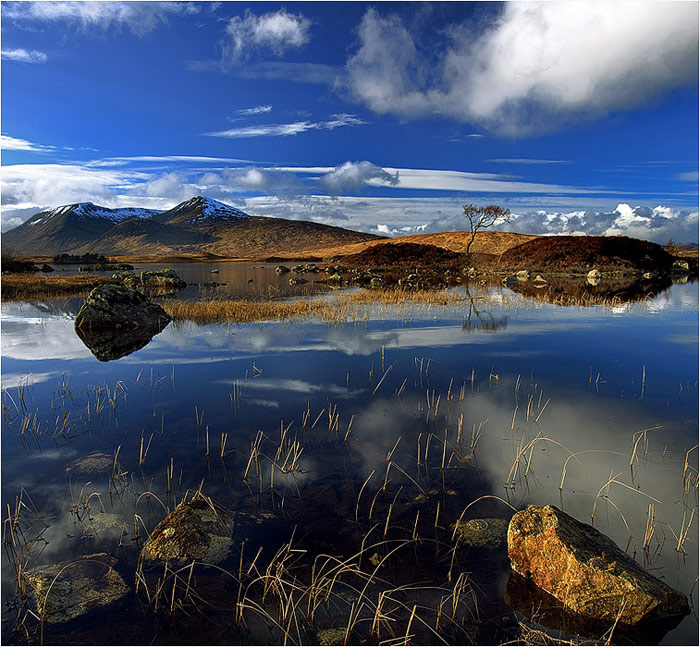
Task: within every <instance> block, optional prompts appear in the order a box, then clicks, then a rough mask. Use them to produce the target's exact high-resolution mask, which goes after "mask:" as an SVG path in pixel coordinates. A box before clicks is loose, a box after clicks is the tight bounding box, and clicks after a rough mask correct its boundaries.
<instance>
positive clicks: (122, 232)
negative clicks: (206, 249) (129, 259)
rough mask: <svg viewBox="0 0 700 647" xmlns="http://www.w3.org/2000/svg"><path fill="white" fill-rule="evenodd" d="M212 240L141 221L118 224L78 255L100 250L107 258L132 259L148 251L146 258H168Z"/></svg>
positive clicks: (152, 222) (182, 230) (204, 236)
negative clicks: (159, 255)
mask: <svg viewBox="0 0 700 647" xmlns="http://www.w3.org/2000/svg"><path fill="white" fill-rule="evenodd" d="M213 240H214V239H213V238H212V237H211V236H209V235H207V234H203V233H199V232H195V231H188V230H185V229H181V228H180V227H176V226H174V225H164V224H161V223H160V222H156V221H155V220H153V219H152V218H144V219H139V220H127V221H125V222H120V223H119V224H118V225H115V226H114V227H112V228H111V229H110V230H109V231H107V232H106V233H105V234H103V235H102V236H100V237H99V238H98V239H97V240H95V241H91V242H90V243H88V244H87V245H84V246H83V247H82V248H81V250H80V251H81V253H85V252H86V251H87V252H89V251H94V250H98V249H99V250H100V253H101V254H106V255H108V256H134V255H138V254H140V253H142V251H143V250H148V253H149V254H171V253H172V252H173V251H174V250H179V249H181V248H183V247H184V248H189V247H191V246H192V245H204V244H205V243H210V242H212V241H213Z"/></svg>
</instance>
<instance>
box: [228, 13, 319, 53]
mask: <svg viewBox="0 0 700 647" xmlns="http://www.w3.org/2000/svg"><path fill="white" fill-rule="evenodd" d="M310 27H311V22H310V21H309V20H308V19H307V18H305V17H304V16H302V15H301V14H292V13H288V12H287V11H286V9H280V10H279V11H276V12H274V13H266V14H263V15H262V16H256V15H255V14H253V13H251V11H250V10H246V12H245V14H244V16H243V18H241V17H240V16H234V17H233V18H231V20H230V21H229V23H228V25H227V26H226V39H225V40H224V41H223V42H222V49H223V57H224V61H225V62H227V63H237V62H239V61H241V60H244V59H246V58H247V57H248V55H249V53H250V51H251V50H254V49H270V50H272V51H273V52H274V53H275V54H277V55H282V54H283V53H284V51H285V50H286V49H289V48H292V47H297V48H298V47H301V46H302V45H305V44H306V43H307V42H308V41H309V28H310Z"/></svg>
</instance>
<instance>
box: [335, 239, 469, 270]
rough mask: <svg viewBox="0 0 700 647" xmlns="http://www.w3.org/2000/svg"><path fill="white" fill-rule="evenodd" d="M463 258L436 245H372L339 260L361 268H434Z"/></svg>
mask: <svg viewBox="0 0 700 647" xmlns="http://www.w3.org/2000/svg"><path fill="white" fill-rule="evenodd" d="M463 258H464V257H463V255H462V254H458V253H457V252H452V251H450V250H447V249H443V248H442V247H437V246H435V245H419V244H417V243H395V244H393V245H386V244H383V243H379V244H376V245H371V246H370V247H367V248H365V249H363V250H362V251H361V252H358V253H357V254H348V255H347V256H341V257H339V260H340V261H341V262H342V263H345V264H347V265H355V266H359V267H362V266H372V267H406V266H411V267H413V266H423V267H434V266H436V265H446V264H452V263H456V262H457V261H459V260H460V259H463Z"/></svg>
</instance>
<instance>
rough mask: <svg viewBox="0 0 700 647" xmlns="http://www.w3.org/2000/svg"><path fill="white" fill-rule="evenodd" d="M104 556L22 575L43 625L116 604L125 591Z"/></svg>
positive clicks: (100, 555) (42, 567)
mask: <svg viewBox="0 0 700 647" xmlns="http://www.w3.org/2000/svg"><path fill="white" fill-rule="evenodd" d="M116 563H117V560H116V559H114V558H113V557H110V556H109V555H107V553H95V554H93V555H83V556H82V557H79V558H78V559H76V560H73V561H65V562H60V563H59V564H52V565H50V566H40V567H38V568H33V569H32V570H30V571H27V572H26V573H25V574H24V577H25V578H26V580H27V582H28V584H29V586H28V587H27V589H28V592H29V597H30V598H31V600H32V601H33V602H34V604H35V605H36V609H37V613H38V615H39V617H40V618H43V619H44V620H45V621H46V622H50V623H61V622H68V621H69V620H73V619H74V618H78V617H80V616H83V615H85V614H87V613H90V612H91V611H95V610H97V609H101V608H104V607H106V606H109V605H111V604H113V603H115V602H118V601H119V600H121V599H122V598H124V597H125V596H126V594H127V593H128V592H129V587H128V586H127V585H126V583H125V582H124V580H123V579H122V577H121V575H119V573H117V571H115V570H114V569H113V568H112V566H114V564H116Z"/></svg>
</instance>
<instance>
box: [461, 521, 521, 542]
mask: <svg viewBox="0 0 700 647" xmlns="http://www.w3.org/2000/svg"><path fill="white" fill-rule="evenodd" d="M454 528H455V534H456V536H457V539H458V541H459V543H460V544H465V545H467V546H484V547H486V548H498V546H502V545H503V544H505V543H506V538H507V535H508V521H506V520H505V519H470V520H469V521H460V522H458V523H456V524H455V526H454Z"/></svg>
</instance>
